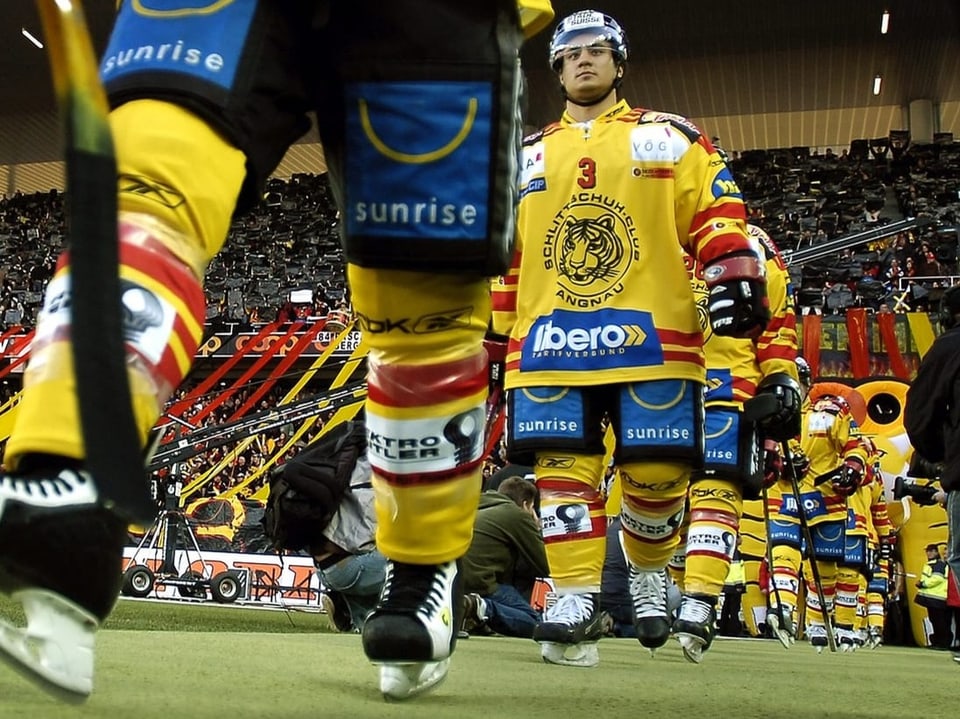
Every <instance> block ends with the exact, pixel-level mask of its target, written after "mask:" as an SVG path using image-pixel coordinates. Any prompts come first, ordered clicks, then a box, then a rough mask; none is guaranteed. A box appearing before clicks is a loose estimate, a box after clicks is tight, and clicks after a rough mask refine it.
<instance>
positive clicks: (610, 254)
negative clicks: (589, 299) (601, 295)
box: [557, 215, 623, 287]
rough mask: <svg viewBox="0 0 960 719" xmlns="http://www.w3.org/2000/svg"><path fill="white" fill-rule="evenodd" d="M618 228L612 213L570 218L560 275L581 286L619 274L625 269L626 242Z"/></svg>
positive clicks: (562, 252)
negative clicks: (622, 264)
mask: <svg viewBox="0 0 960 719" xmlns="http://www.w3.org/2000/svg"><path fill="white" fill-rule="evenodd" d="M615 227H616V219H615V218H614V217H613V216H612V215H604V216H602V217H598V218H580V219H576V218H571V219H570V220H568V222H567V224H566V227H565V228H564V233H563V240H562V244H561V249H560V256H559V257H558V258H557V265H558V269H559V271H560V274H562V275H563V276H564V277H566V278H567V279H568V280H570V282H571V283H573V284H574V285H577V286H579V287H586V286H589V285H592V284H594V283H595V282H596V281H598V280H603V281H608V280H609V279H610V278H612V277H614V276H616V275H618V274H619V273H620V272H621V269H622V268H621V266H620V265H621V261H622V260H623V242H621V240H620V238H619V237H617V234H616V232H615V230H614V228H615Z"/></svg>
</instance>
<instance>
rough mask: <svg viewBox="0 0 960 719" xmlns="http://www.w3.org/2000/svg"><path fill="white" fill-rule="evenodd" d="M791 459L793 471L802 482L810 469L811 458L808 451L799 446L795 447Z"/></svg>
mask: <svg viewBox="0 0 960 719" xmlns="http://www.w3.org/2000/svg"><path fill="white" fill-rule="evenodd" d="M790 459H791V460H792V464H793V471H794V473H795V475H796V477H797V481H798V482H800V481H802V480H803V478H804V477H806V476H807V472H809V471H810V458H809V457H808V456H807V453H806V452H804V451H803V450H802V449H800V447H799V446H798V447H794V448H793V450H792V451H791V452H790Z"/></svg>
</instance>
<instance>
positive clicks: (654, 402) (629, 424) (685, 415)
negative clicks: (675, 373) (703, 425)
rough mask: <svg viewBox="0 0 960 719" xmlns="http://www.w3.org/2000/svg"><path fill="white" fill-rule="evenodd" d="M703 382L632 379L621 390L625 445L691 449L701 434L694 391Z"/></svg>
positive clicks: (622, 446) (623, 444) (621, 412)
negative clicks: (637, 380)
mask: <svg viewBox="0 0 960 719" xmlns="http://www.w3.org/2000/svg"><path fill="white" fill-rule="evenodd" d="M699 391H700V385H699V384H697V383H695V382H684V381H683V380H651V381H649V382H633V383H631V384H629V385H627V386H626V387H625V388H624V389H623V390H622V391H621V392H620V434H621V435H622V436H621V437H620V438H619V439H620V446H621V448H622V449H628V448H641V447H643V448H647V449H658V450H660V449H664V448H671V449H692V448H694V447H696V446H697V442H698V441H699V435H698V434H697V431H696V423H695V422H694V411H695V407H696V401H695V399H694V392H699Z"/></svg>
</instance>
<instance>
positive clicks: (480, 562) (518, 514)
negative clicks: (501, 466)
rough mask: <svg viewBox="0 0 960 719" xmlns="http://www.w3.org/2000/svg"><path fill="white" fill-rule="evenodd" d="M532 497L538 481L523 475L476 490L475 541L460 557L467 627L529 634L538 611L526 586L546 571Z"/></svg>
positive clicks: (545, 561)
mask: <svg viewBox="0 0 960 719" xmlns="http://www.w3.org/2000/svg"><path fill="white" fill-rule="evenodd" d="M536 500H537V488H536V485H534V484H533V483H532V482H529V481H527V480H526V479H523V478H522V477H508V478H507V479H505V480H503V482H501V483H500V485H499V487H497V491H496V492H484V493H483V494H481V495H480V505H479V509H478V510H477V517H476V521H475V523H474V527H473V541H472V542H471V543H470V549H468V550H467V554H466V555H465V556H464V558H463V578H464V587H465V591H466V592H467V595H466V597H465V598H464V604H465V605H466V611H465V615H466V621H465V622H464V629H465V630H466V631H474V632H478V633H479V632H481V631H483V629H484V628H486V629H488V630H489V631H492V632H496V633H497V634H504V635H506V636H511V637H525V638H527V639H529V638H531V637H533V628H534V627H535V626H536V625H537V623H538V622H539V621H540V615H539V614H538V612H537V611H536V610H535V609H534V608H533V607H532V606H531V605H530V597H529V591H528V588H529V587H532V586H533V581H534V580H535V579H537V578H540V577H547V576H549V573H550V568H549V565H548V564H547V553H546V550H545V549H544V547H543V536H542V535H541V534H540V523H539V521H538V520H537V514H536V510H535V509H534V508H535V506H536ZM521 588H522V589H523V591H521Z"/></svg>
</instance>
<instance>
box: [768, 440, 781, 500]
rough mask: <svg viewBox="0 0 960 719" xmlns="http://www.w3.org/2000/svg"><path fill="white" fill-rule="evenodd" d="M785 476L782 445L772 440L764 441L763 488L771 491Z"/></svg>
mask: <svg viewBox="0 0 960 719" xmlns="http://www.w3.org/2000/svg"><path fill="white" fill-rule="evenodd" d="M782 475H783V456H781V454H780V445H779V444H778V443H777V442H776V441H774V440H772V439H765V440H764V441H763V486H764V487H765V488H766V489H769V488H770V487H772V486H773V485H774V484H776V483H777V480H778V479H780V477H781V476H782Z"/></svg>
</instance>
